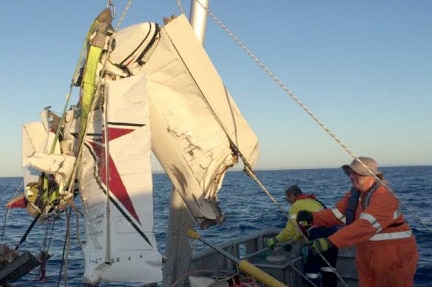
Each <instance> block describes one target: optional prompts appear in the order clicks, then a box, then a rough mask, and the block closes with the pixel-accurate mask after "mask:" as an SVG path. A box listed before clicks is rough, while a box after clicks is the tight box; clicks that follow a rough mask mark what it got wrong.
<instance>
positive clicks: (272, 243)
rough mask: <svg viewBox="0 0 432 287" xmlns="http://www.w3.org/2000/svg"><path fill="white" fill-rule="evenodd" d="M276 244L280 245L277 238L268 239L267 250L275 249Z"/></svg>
mask: <svg viewBox="0 0 432 287" xmlns="http://www.w3.org/2000/svg"><path fill="white" fill-rule="evenodd" d="M276 243H278V240H277V238H276V237H272V238H269V239H267V241H266V245H267V248H269V249H273V248H274V247H275V245H276Z"/></svg>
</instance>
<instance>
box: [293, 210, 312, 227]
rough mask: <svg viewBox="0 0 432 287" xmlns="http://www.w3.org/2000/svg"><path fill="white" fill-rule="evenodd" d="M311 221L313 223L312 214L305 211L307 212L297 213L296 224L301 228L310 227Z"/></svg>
mask: <svg viewBox="0 0 432 287" xmlns="http://www.w3.org/2000/svg"><path fill="white" fill-rule="evenodd" d="M312 221H313V215H312V212H310V211H307V210H300V211H299V212H298V213H297V224H298V225H299V226H300V227H301V228H307V227H310V226H311V225H312Z"/></svg>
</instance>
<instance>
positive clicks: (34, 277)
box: [0, 166, 432, 287]
mask: <svg viewBox="0 0 432 287" xmlns="http://www.w3.org/2000/svg"><path fill="white" fill-rule="evenodd" d="M382 170H383V172H384V175H385V178H386V179H387V180H388V181H389V186H390V187H391V188H392V189H393V192H394V193H395V194H396V196H397V197H398V198H399V199H400V202H401V210H402V212H403V213H404V215H405V218H406V220H407V221H408V222H409V224H410V226H411V228H412V229H413V232H414V234H415V236H416V239H417V243H418V248H419V254H420V261H419V266H418V269H417V273H416V277H415V286H416V287H426V286H432V252H431V251H432V216H431V212H430V209H429V208H431V205H432V199H431V194H432V166H416V167H387V168H385V167H384V168H382ZM256 175H257V177H258V179H259V180H260V182H261V183H262V184H263V186H265V187H266V189H267V190H268V191H269V192H270V194H271V195H272V196H273V197H274V198H275V199H276V201H277V204H275V203H274V202H273V201H272V200H271V199H270V198H269V196H268V195H267V194H266V193H265V192H264V191H263V190H262V189H261V187H260V186H259V185H258V184H257V183H255V181H253V180H252V179H251V178H250V177H248V176H247V175H246V174H245V173H244V172H242V171H230V172H228V173H227V175H226V177H225V180H224V183H223V186H222V189H221V191H220V193H219V201H220V206H221V208H222V210H223V211H224V212H225V213H226V215H227V216H226V220H225V222H224V223H223V224H222V225H220V226H212V227H210V228H208V229H206V230H199V231H200V233H201V234H202V236H203V237H204V238H206V239H207V240H208V241H209V242H212V243H214V244H218V243H222V242H226V241H229V240H230V239H233V238H237V237H239V236H244V235H248V234H251V233H254V232H256V231H259V230H262V229H265V228H271V227H276V228H283V226H284V224H285V218H284V216H283V212H282V210H287V209H288V208H289V207H288V205H287V203H286V201H285V196H284V189H285V188H286V187H287V186H288V185H290V184H298V185H299V186H300V187H301V188H302V190H303V192H305V193H315V194H316V195H317V196H318V198H319V199H320V200H321V201H323V202H324V203H325V204H326V205H327V207H332V206H333V205H334V203H335V201H337V200H338V199H339V198H340V197H342V195H343V194H344V193H345V192H346V191H347V190H348V189H349V187H350V182H349V179H348V178H347V177H346V176H345V175H344V174H343V172H342V170H341V169H299V170H267V171H257V172H256ZM153 181H154V182H153V184H154V190H155V193H154V211H155V231H156V238H157V240H158V241H159V242H160V243H159V245H158V248H159V250H160V251H161V253H163V252H164V249H165V245H164V243H163V241H164V239H165V235H166V226H167V218H168V208H169V199H170V193H171V185H170V182H169V180H168V178H167V176H166V175H165V174H163V173H156V174H154V177H153ZM20 182H21V178H19V177H3V178H0V191H1V193H2V197H1V199H0V206H1V209H0V215H1V217H2V218H4V220H3V221H2V230H1V241H2V243H6V244H8V245H9V246H11V247H15V246H16V245H17V244H18V243H19V241H20V240H21V239H22V237H23V235H24V234H25V232H26V230H27V227H28V226H29V225H30V223H31V221H32V218H30V217H29V216H28V215H27V213H26V211H25V210H23V209H13V210H10V211H9V213H7V209H6V208H5V207H4V206H5V204H6V202H8V201H9V200H10V199H11V198H12V197H13V195H14V192H15V191H16V190H17V189H18V186H19V184H20ZM79 222H80V223H82V219H81V220H79V221H78V223H79ZM71 225H72V226H73V228H72V234H71V238H70V245H69V246H70V248H69V249H68V250H67V255H68V268H67V277H66V279H64V278H61V279H60V278H59V270H60V266H61V262H62V256H63V254H64V248H63V247H64V246H65V238H66V237H65V233H66V228H65V226H66V220H65V216H62V217H61V218H60V219H59V220H57V222H56V225H55V226H54V228H53V229H52V232H53V238H52V240H51V241H50V249H49V253H50V254H51V255H52V257H51V258H50V260H49V261H48V264H47V266H46V277H45V279H44V280H43V281H42V282H40V281H38V278H39V272H38V268H36V269H35V270H34V271H32V272H31V273H30V274H28V275H26V276H25V277H23V278H21V279H20V280H19V281H17V282H14V283H12V284H11V286H47V287H51V286H52V287H54V286H71V287H72V286H73V287H75V286H82V271H83V260H82V253H81V251H80V245H79V243H78V240H77V234H78V235H79V237H80V240H83V238H82V234H83V233H82V229H80V227H79V225H78V224H77V219H76V217H75V215H74V214H73V216H72V219H71ZM75 226H78V231H76V229H75ZM44 232H45V230H44V229H43V228H40V227H39V226H38V225H36V226H35V228H34V229H33V230H32V231H31V232H30V233H29V235H28V236H27V238H26V240H25V241H24V242H23V243H21V245H20V249H22V250H29V251H34V252H38V251H39V250H40V248H41V247H42V244H43V235H44ZM192 244H193V246H194V248H197V249H200V248H202V246H200V245H199V243H195V242H194V243H192ZM64 270H65V269H64ZM103 286H127V285H124V284H123V285H115V284H109V285H103Z"/></svg>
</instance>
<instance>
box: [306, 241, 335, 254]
mask: <svg viewBox="0 0 432 287" xmlns="http://www.w3.org/2000/svg"><path fill="white" fill-rule="evenodd" d="M306 244H307V245H308V246H309V248H310V250H311V251H312V253H313V254H318V253H322V252H325V251H327V250H329V248H330V247H332V246H333V243H331V241H330V240H328V239H327V238H317V239H314V240H311V241H309V242H308V243H306Z"/></svg>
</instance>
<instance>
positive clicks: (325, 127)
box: [196, 1, 432, 232]
mask: <svg viewBox="0 0 432 287" xmlns="http://www.w3.org/2000/svg"><path fill="white" fill-rule="evenodd" d="M196 3H198V4H199V5H201V6H202V7H203V8H204V9H206V10H207V13H208V15H209V16H210V17H211V18H212V19H213V21H214V22H215V23H216V24H217V25H219V27H221V29H222V30H223V31H224V32H225V33H227V34H228V36H229V37H231V39H233V41H234V42H235V43H236V44H237V45H239V46H240V48H241V49H242V50H244V51H245V52H246V54H248V55H249V56H250V57H251V58H252V60H253V61H254V62H255V63H257V64H258V66H259V67H260V68H261V69H262V70H263V71H264V72H265V73H266V74H267V75H268V76H269V77H270V78H271V79H272V80H273V81H274V82H275V83H276V84H277V85H278V86H279V87H280V88H282V90H283V91H284V92H285V93H286V94H287V95H288V96H289V97H291V98H292V99H293V100H294V101H295V102H296V103H297V104H298V105H299V106H300V107H301V108H302V109H303V110H304V111H305V112H306V113H307V114H308V115H309V116H310V117H311V118H312V119H313V120H314V121H315V122H316V123H317V124H318V125H319V126H320V127H321V128H322V129H323V130H324V131H325V132H326V133H327V134H328V135H329V136H330V137H331V138H332V139H333V140H334V141H335V142H336V143H337V144H338V145H339V146H340V147H341V148H342V149H343V150H344V151H346V152H347V153H348V154H349V155H350V156H351V157H352V158H353V159H357V160H358V157H357V155H356V154H355V153H354V152H353V151H351V149H349V148H348V146H347V145H346V144H345V143H343V142H342V140H340V139H339V138H338V137H337V136H336V134H335V133H334V132H333V131H331V130H330V128H328V127H327V126H326V125H325V124H324V123H323V122H322V121H321V120H320V119H319V118H318V117H317V116H316V115H315V114H314V113H312V111H311V110H310V109H309V108H308V107H307V106H306V105H305V104H303V102H302V101H301V100H300V99H299V98H298V97H297V96H296V95H294V93H293V92H291V91H290V90H289V89H288V88H287V86H286V85H285V84H284V83H283V82H282V81H281V80H280V79H279V78H278V77H277V76H276V75H275V74H274V73H273V72H272V71H271V70H270V69H269V68H268V67H267V66H266V65H265V64H264V63H263V62H262V61H261V60H260V59H259V58H258V57H257V56H256V55H255V54H254V53H253V52H252V51H251V50H250V49H249V48H248V47H247V46H246V45H245V44H244V43H243V42H241V41H240V39H239V38H238V37H237V36H236V35H235V34H234V33H233V32H231V30H229V29H228V27H227V26H225V25H224V24H223V23H222V21H220V20H219V19H218V18H217V17H216V15H215V14H214V13H213V12H211V11H210V10H209V9H208V8H206V7H204V6H203V5H202V4H201V3H200V1H196ZM359 162H360V160H359ZM361 164H362V165H363V166H364V167H365V168H366V169H367V170H368V171H369V172H370V173H371V175H374V174H373V172H372V171H371V170H370V169H369V168H368V167H367V166H366V165H364V164H363V163H362V162H361ZM251 170H252V169H251ZM374 177H375V179H376V180H377V181H379V182H380V183H381V184H382V185H385V186H387V184H386V182H385V181H384V180H382V179H380V178H378V177H377V176H376V175H374ZM254 179H255V181H257V182H258V183H259V180H258V179H257V178H254ZM259 185H260V186H262V184H261V183H259ZM262 188H263V187H262ZM389 190H390V192H391V193H393V195H394V196H395V197H396V198H398V197H397V195H396V194H395V193H394V192H393V191H392V190H391V189H390V188H389ZM264 191H265V192H266V193H268V191H266V190H264ZM270 198H271V199H272V201H274V199H273V197H270ZM399 202H400V203H401V205H402V206H403V207H404V208H406V209H407V210H408V211H409V212H410V213H411V214H412V215H413V216H414V217H415V218H416V219H417V220H418V222H419V223H420V224H421V225H422V226H423V227H424V228H426V229H427V230H429V231H430V232H432V227H430V226H428V225H427V223H425V221H424V220H423V219H422V217H420V216H419V215H417V214H416V212H415V211H414V210H412V209H411V208H410V207H409V206H408V204H406V203H405V202H402V201H400V200H399Z"/></svg>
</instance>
